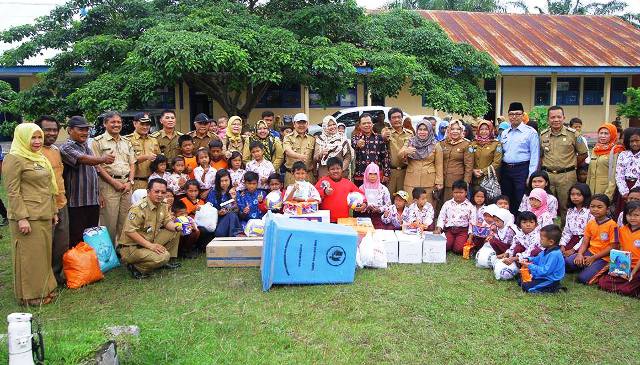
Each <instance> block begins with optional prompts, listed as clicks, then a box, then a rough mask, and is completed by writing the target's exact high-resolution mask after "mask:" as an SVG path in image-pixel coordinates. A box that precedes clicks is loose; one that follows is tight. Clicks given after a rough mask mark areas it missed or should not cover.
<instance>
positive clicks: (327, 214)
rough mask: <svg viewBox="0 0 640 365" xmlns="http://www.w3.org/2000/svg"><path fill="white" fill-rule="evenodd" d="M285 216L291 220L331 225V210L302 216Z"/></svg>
mask: <svg viewBox="0 0 640 365" xmlns="http://www.w3.org/2000/svg"><path fill="white" fill-rule="evenodd" d="M284 216H285V217H289V218H291V219H301V220H306V221H311V222H321V223H331V211H329V210H319V211H317V212H315V213H308V214H300V215H291V214H285V215H284Z"/></svg>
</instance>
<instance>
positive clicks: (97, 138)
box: [93, 134, 104, 141]
mask: <svg viewBox="0 0 640 365" xmlns="http://www.w3.org/2000/svg"><path fill="white" fill-rule="evenodd" d="M103 138H104V134H101V135H99V136H97V137H94V138H93V140H94V141H99V140H101V139H103Z"/></svg>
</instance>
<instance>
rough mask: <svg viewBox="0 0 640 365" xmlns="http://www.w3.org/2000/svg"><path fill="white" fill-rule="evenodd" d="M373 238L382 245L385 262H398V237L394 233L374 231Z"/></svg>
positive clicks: (382, 230)
mask: <svg viewBox="0 0 640 365" xmlns="http://www.w3.org/2000/svg"><path fill="white" fill-rule="evenodd" d="M373 238H374V239H375V240H377V241H380V242H382V244H383V245H384V249H385V252H386V253H387V262H398V237H396V232H395V231H391V230H386V229H376V231H375V233H374V234H373Z"/></svg>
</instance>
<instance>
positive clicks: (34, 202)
mask: <svg viewBox="0 0 640 365" xmlns="http://www.w3.org/2000/svg"><path fill="white" fill-rule="evenodd" d="M2 165H3V166H2V167H3V169H2V175H3V176H2V180H3V182H4V187H5V189H6V191H7V198H8V199H9V207H8V209H7V213H8V218H9V219H11V220H16V221H17V220H20V219H28V220H49V219H51V218H53V215H54V214H55V213H56V212H57V209H56V206H55V202H54V195H53V193H51V186H50V185H51V173H50V172H49V169H47V168H46V166H43V165H42V164H40V163H37V162H33V161H29V160H27V159H26V158H24V157H20V156H15V155H12V154H9V155H7V156H6V157H5V158H4V162H3V164H2Z"/></svg>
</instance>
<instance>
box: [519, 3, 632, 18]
mask: <svg viewBox="0 0 640 365" xmlns="http://www.w3.org/2000/svg"><path fill="white" fill-rule="evenodd" d="M509 5H511V6H513V7H514V8H516V9H518V10H520V11H522V12H524V13H529V7H528V6H527V4H526V2H524V1H523V0H516V1H510V2H509ZM533 8H534V9H535V10H536V11H537V12H538V13H540V14H551V15H614V14H619V13H622V12H623V11H624V10H625V9H626V8H627V2H626V1H621V0H609V1H606V2H596V1H592V0H587V1H585V0H547V8H546V9H543V8H541V7H539V6H534V7H533Z"/></svg>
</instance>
